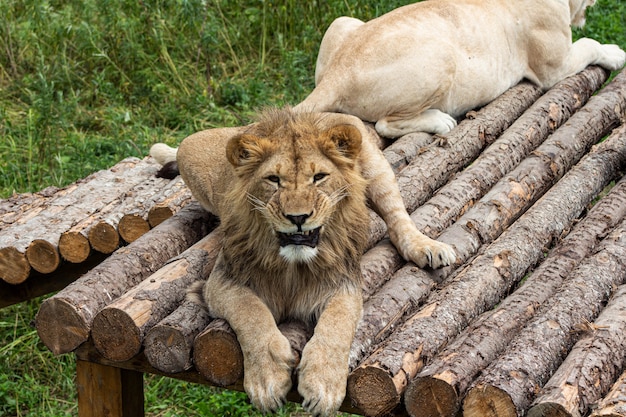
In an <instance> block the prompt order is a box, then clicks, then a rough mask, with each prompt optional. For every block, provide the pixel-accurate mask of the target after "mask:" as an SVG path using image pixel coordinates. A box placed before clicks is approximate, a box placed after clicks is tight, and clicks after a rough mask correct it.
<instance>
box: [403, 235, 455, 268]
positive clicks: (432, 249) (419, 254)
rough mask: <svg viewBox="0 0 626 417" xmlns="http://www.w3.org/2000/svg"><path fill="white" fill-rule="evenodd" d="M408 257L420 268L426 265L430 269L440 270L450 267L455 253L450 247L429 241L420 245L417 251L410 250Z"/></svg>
mask: <svg viewBox="0 0 626 417" xmlns="http://www.w3.org/2000/svg"><path fill="white" fill-rule="evenodd" d="M408 257H409V259H410V260H411V261H413V262H414V263H415V264H416V265H417V266H419V267H420V268H423V267H425V266H426V265H428V266H430V267H431V268H440V267H443V266H448V265H452V264H453V263H454V262H455V261H456V252H455V251H454V249H453V248H452V246H450V245H448V244H446V243H442V242H437V241H436V240H430V242H429V243H427V244H425V245H421V246H420V247H418V249H417V250H412V251H411V252H410V253H409V254H408Z"/></svg>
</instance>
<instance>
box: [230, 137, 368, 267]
mask: <svg viewBox="0 0 626 417" xmlns="http://www.w3.org/2000/svg"><path fill="white" fill-rule="evenodd" d="M360 147H361V134H360V132H359V131H358V129H357V128H355V127H354V126H350V125H341V126H336V127H333V128H330V129H327V130H324V131H319V129H317V128H315V127H314V126H309V125H305V126H304V127H302V126H299V128H298V129H297V130H294V129H292V128H289V127H285V128H281V129H278V130H277V131H275V132H272V134H271V135H269V136H261V135H257V134H244V135H241V136H237V137H235V138H233V139H232V140H231V141H230V142H229V144H228V147H227V155H228V158H229V161H230V162H231V164H233V166H234V167H235V171H236V173H237V177H238V181H237V182H238V184H237V185H236V186H238V187H243V188H244V189H245V194H246V196H247V199H248V202H249V205H250V209H251V210H254V211H256V212H258V213H259V214H260V215H261V218H262V221H264V222H265V223H266V225H267V226H268V227H269V228H270V229H271V231H272V232H273V236H274V238H275V243H276V245H277V246H276V247H278V248H279V249H278V251H279V253H280V255H281V256H282V257H283V258H284V259H286V260H287V261H289V262H294V263H301V262H311V261H313V260H314V259H315V258H316V256H317V255H318V252H319V248H320V246H321V245H323V244H324V240H325V238H326V237H327V235H328V233H327V232H328V228H329V227H332V222H333V219H334V218H335V217H336V213H337V211H338V210H339V207H340V206H341V205H342V202H343V201H344V199H346V198H347V197H349V196H350V193H351V191H352V190H351V188H352V187H353V186H354V185H355V181H359V178H361V177H360V174H359V173H358V167H357V166H356V165H357V163H356V159H357V156H358V154H359V152H360ZM361 181H362V180H361ZM357 186H358V184H357ZM365 220H366V219H363V221H365Z"/></svg>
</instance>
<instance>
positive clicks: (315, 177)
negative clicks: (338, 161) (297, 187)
mask: <svg viewBox="0 0 626 417" xmlns="http://www.w3.org/2000/svg"><path fill="white" fill-rule="evenodd" d="M327 176H328V174H327V173H325V172H319V173H317V174H315V175H313V182H320V181H321V180H323V179H324V178H326V177H327Z"/></svg>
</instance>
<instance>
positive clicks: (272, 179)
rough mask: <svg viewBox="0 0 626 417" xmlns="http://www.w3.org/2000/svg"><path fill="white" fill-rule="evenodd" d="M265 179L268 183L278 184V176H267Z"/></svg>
mask: <svg viewBox="0 0 626 417" xmlns="http://www.w3.org/2000/svg"><path fill="white" fill-rule="evenodd" d="M265 179H266V180H268V181H269V182H273V183H274V184H280V178H279V177H278V175H268V176H267V177H265Z"/></svg>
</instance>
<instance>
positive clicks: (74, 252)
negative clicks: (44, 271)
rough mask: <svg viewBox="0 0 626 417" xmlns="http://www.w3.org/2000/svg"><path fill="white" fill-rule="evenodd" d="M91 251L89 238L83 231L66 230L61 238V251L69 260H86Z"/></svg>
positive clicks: (62, 255) (79, 261)
mask: <svg viewBox="0 0 626 417" xmlns="http://www.w3.org/2000/svg"><path fill="white" fill-rule="evenodd" d="M90 252H91V246H90V245H89V240H88V239H87V238H86V237H85V236H84V235H83V234H81V233H78V232H66V233H63V234H62V235H61V237H60V239H59V253H60V254H61V257H62V258H63V259H65V260H66V261H68V262H71V263H74V264H79V263H81V262H85V261H86V260H87V258H88V257H89V254H90Z"/></svg>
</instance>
